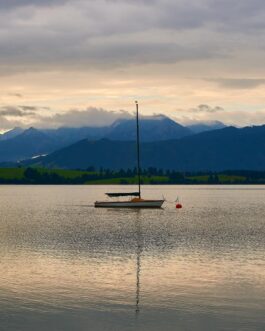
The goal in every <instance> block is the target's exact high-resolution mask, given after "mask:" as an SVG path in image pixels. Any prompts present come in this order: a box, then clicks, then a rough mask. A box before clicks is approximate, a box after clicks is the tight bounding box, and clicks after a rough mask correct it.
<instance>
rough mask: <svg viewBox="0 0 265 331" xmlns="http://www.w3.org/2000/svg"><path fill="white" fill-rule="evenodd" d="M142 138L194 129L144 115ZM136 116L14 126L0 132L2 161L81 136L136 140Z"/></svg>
mask: <svg viewBox="0 0 265 331" xmlns="http://www.w3.org/2000/svg"><path fill="white" fill-rule="evenodd" d="M140 128H141V141H143V142H152V141H163V140H170V139H178V138H182V137H185V136H188V135H192V134H193V132H192V131H191V130H190V129H189V128H187V127H184V126H182V125H180V124H178V123H176V122H175V121H173V120H171V119H169V118H168V117H166V116H161V115H160V116H153V117H150V118H145V117H144V118H141V121H140ZM135 132H136V124H135V120H133V119H132V120H130V119H129V120H118V121H116V122H114V123H113V124H112V125H110V126H106V127H89V126H87V127H81V128H69V127H63V128H58V129H35V128H29V129H27V130H23V129H21V128H14V129H13V130H10V131H8V132H6V133H4V134H2V135H0V162H6V161H12V162H13V161H21V160H23V159H27V158H31V157H36V156H39V155H43V154H49V153H51V152H53V151H55V150H58V149H60V148H63V147H66V146H69V145H71V144H73V143H76V142H78V141H80V140H82V139H89V140H98V139H102V138H107V139H110V140H119V141H126V140H127V141H133V140H135Z"/></svg>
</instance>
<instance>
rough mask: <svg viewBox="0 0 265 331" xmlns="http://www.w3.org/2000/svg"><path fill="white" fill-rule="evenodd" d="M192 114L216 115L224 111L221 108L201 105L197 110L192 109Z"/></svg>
mask: <svg viewBox="0 0 265 331" xmlns="http://www.w3.org/2000/svg"><path fill="white" fill-rule="evenodd" d="M190 111H191V112H196V113H197V112H199V113H216V112H219V111H224V109H223V108H222V107H220V106H215V107H211V106H209V105H199V106H197V107H196V108H192V109H190Z"/></svg>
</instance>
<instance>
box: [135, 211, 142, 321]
mask: <svg viewBox="0 0 265 331" xmlns="http://www.w3.org/2000/svg"><path fill="white" fill-rule="evenodd" d="M139 216H140V215H139V213H137V218H136V241H137V247H136V305H135V313H136V316H138V315H139V313H140V290H141V283H140V275H141V253H142V251H143V238H142V232H141V220H140V217H139Z"/></svg>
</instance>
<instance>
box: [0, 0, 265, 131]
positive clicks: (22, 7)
mask: <svg viewBox="0 0 265 331" xmlns="http://www.w3.org/2000/svg"><path fill="white" fill-rule="evenodd" d="M264 45H265V3H264V1H263V0H252V1H249V0H240V1H231V0H190V1H189V2H188V3H187V1H185V0H97V1H94V0H8V1H0V49H1V52H0V76H1V80H0V90H1V91H2V92H1V93H2V95H1V94H0V106H2V107H6V110H5V109H4V108H2V111H7V109H8V108H9V111H11V109H12V107H17V104H18V99H23V103H25V104H26V105H29V106H32V105H33V106H34V107H39V108H41V107H44V106H48V107H49V108H50V109H56V111H55V113H56V114H57V113H58V114H59V115H58V116H55V115H54V111H52V110H51V111H50V112H49V110H48V109H46V110H45V109H43V108H42V109H41V111H40V113H41V115H42V116H43V117H46V116H48V117H49V116H50V117H51V118H53V119H54V121H58V122H59V121H60V116H66V115H65V111H66V110H68V109H73V108H78V109H85V108H86V107H87V106H91V107H95V108H96V109H100V108H101V107H103V108H106V109H115V110H118V109H128V107H130V104H131V103H132V101H133V100H134V99H135V98H140V99H141V101H142V102H143V103H144V111H146V112H147V113H149V114H151V113H153V112H159V113H160V112H163V113H167V114H168V115H170V114H172V116H173V115H174V111H175V109H177V108H181V109H187V116H189V115H190V112H189V109H191V108H194V105H197V104H201V105H203V104H207V105H209V109H210V110H209V111H206V112H205V113H208V116H213V113H214V114H215V116H217V113H218V114H219V115H218V116H220V115H221V114H220V113H221V112H216V111H212V109H214V107H215V105H221V106H222V107H224V108H225V109H227V110H228V111H231V112H234V111H237V112H241V111H249V113H248V114H249V115H251V113H252V114H253V113H254V112H256V111H259V110H263V109H265V106H264V104H265V93H264V86H265V67H264V56H265V46H264ZM242 91H243V92H242ZM125 100H126V101H125ZM34 111H35V110H34V109H33V112H34ZM251 111H252V112H251ZM195 113H196V114H197V115H194V116H200V115H199V113H201V112H200V111H198V112H195ZM223 113H224V114H226V112H223ZM60 114H61V115H60ZM71 114H72V113H71V112H70V113H69V121H70V118H71V116H72V115H71ZM0 116H1V114H0ZM38 116H40V115H38ZM80 116H83V115H80ZM106 116H107V115H106ZM13 117H16V121H19V118H20V119H21V121H22V122H21V123H22V124H23V123H27V121H28V123H29V120H30V117H32V118H33V117H34V114H33V113H32V114H31V115H30V116H29V113H26V112H24V111H23V109H21V108H19V109H17V110H16V115H15V110H14V109H13ZM6 119H7V120H9V118H6ZM238 119H240V117H239V116H237V117H234V120H235V121H238ZM72 120H73V121H75V120H74V118H72ZM227 120H228V118H227ZM232 120H233V119H232ZM261 121H262V119H261ZM263 122H265V118H264V120H263ZM3 123H4V122H1V123H0V126H1V127H2V128H3V127H4V124H3ZM5 123H6V122H5Z"/></svg>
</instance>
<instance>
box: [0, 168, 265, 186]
mask: <svg viewBox="0 0 265 331" xmlns="http://www.w3.org/2000/svg"><path fill="white" fill-rule="evenodd" d="M136 183H137V175H136V171H135V170H127V171H124V170H120V171H116V172H115V171H110V170H101V171H82V170H64V169H44V168H10V169H8V168H0V184H94V185H95V184H98V185H100V184H136ZM142 183H143V184H265V172H255V171H226V172H222V173H205V172H204V173H185V174H184V173H180V172H174V171H166V172H163V171H162V170H156V169H153V168H150V169H149V171H148V170H144V171H143V175H142Z"/></svg>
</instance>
